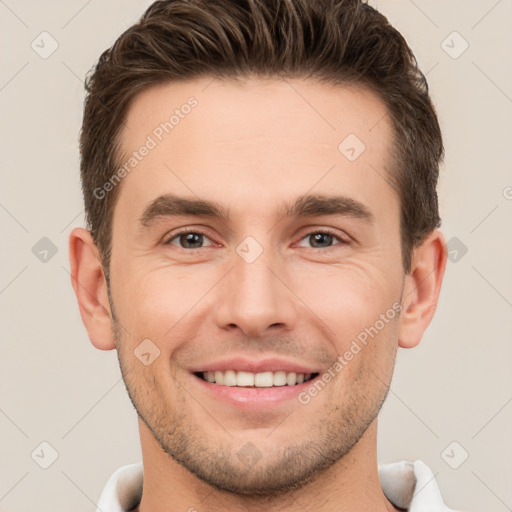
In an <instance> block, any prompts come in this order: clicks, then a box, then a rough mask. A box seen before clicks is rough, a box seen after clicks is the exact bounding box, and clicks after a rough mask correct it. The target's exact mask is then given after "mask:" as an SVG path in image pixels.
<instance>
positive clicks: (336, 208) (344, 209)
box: [139, 194, 375, 227]
mask: <svg viewBox="0 0 512 512" xmlns="http://www.w3.org/2000/svg"><path fill="white" fill-rule="evenodd" d="M280 211H281V212H282V215H283V217H319V216H321V215H342V216H347V217H354V218H357V219H361V220H364V221H366V222H368V223H373V222H374V221H375V217H374V215H373V213H372V212H371V211H370V210H369V209H368V207H367V206H365V205H364V204H363V203H361V202H359V201H357V200H355V199H352V198H350V197H346V196H340V195H323V194H321V195H318V194H308V195H303V196H300V197H298V198H297V199H296V201H295V202H293V203H291V204H290V203H284V204H283V205H282V207H281V210H280ZM176 216H194V217H210V218H215V219H219V220H222V221H224V222H229V220H230V214H229V210H228V209H226V208H224V207H223V206H222V205H220V204H219V203H216V202H214V201H207V200H204V199H191V198H187V197H180V196H176V195H174V194H164V195H162V196H159V197H157V198H156V199H154V200H153V201H151V202H150V203H149V204H148V205H147V206H146V208H144V211H143V212H142V215H141V216H140V219H139V221H140V224H141V225H142V226H144V227H149V226H151V224H152V223H153V222H154V221H155V220H157V219H158V218H165V217H176Z"/></svg>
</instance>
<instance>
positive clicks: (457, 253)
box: [446, 236, 468, 263]
mask: <svg viewBox="0 0 512 512" xmlns="http://www.w3.org/2000/svg"><path fill="white" fill-rule="evenodd" d="M446 252H447V253H448V259H449V260H450V261H451V262H452V263H458V262H459V261H460V260H461V259H462V258H463V257H464V256H465V255H466V253H467V252H468V247H467V245H466V244H465V243H464V242H462V240H461V239H460V238H457V237H456V236H453V237H452V238H450V240H448V242H447V243H446Z"/></svg>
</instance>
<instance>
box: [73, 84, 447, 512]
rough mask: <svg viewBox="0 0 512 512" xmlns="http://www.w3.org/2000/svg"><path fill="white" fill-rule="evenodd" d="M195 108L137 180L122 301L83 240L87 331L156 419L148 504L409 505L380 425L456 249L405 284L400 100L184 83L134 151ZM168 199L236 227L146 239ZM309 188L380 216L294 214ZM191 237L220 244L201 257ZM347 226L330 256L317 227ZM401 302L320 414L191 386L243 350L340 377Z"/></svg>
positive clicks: (319, 402) (78, 251) (158, 104)
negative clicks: (394, 111) (393, 477)
mask: <svg viewBox="0 0 512 512" xmlns="http://www.w3.org/2000/svg"><path fill="white" fill-rule="evenodd" d="M190 96H194V97H195V98H196V99H197V100H198V106H197V107H196V108H194V109H193V110H192V112H191V113H190V114H189V115H188V116H186V117H185V118H184V119H182V120H181V121H180V123H179V125H178V126H176V127H175V128H174V129H173V131H172V132H171V133H170V134H168V135H166V136H165V137H164V138H163V140H162V141H161V142H160V143H159V144H158V146H157V147H156V148H154V149H153V150H151V152H150V153H149V154H148V156H146V157H145V158H144V159H143V160H142V161H141V162H140V163H139V164H138V165H137V167H136V169H134V170H133V171H132V172H131V173H130V174H128V175H127V176H126V177H125V178H124V179H123V181H122V183H121V187H122V188H121V190H120V195H119V199H118V203H117V204H116V206H115V210H114V218H113V239H112V260H111V267H110V276H111V290H110V291H111V297H110V299H111V303H109V296H108V291H107V285H106V282H105V278H104V273H103V269H102V265H101V259H100V256H99V252H98V250H97V248H96V246H95V245H94V243H93V241H92V238H91V236H90V233H89V232H88V231H87V230H85V229H82V228H76V229H74V230H73V232H72V233H71V236H70V258H71V271H72V282H73V287H74V290H75V293H76V295H77V299H78V303H79V307H80V312H81V316H82V319H83V322H84V324H85V326H86V328H87V331H88V334H89V337H90V340H91V342H92V343H93V345H94V346H95V347H97V348H98V349H101V350H111V349H114V348H115V349H117V352H118V356H119V360H120V365H121V370H122V373H123V378H124V380H125V383H126V386H127V389H128V392H129V394H130V398H131V399H132V402H133V404H134V406H135V408H136V409H137V412H138V414H139V430H140V438H141V446H142V454H143V463H144V492H143V497H142V501H141V503H140V505H139V507H138V508H137V510H139V511H140V512H149V511H151V512H159V511H164V510H165V511H166V512H169V511H178V510H189V509H191V507H194V508H195V509H197V510H198V511H200V512H202V511H207V510H210V511H215V510H230V511H235V512H236V511H256V510H262V509H264V510H269V511H287V510H297V508H299V509H300V508H303V509H304V510H319V511H325V512H326V511H334V510H336V511H342V512H347V511H356V510H357V511H366V510H367V511H385V510H398V509H396V508H394V507H393V505H392V504H391V503H390V502H389V501H388V500H387V499H386V497H385V496H384V494H383V492H382V489H381V487H380V484H379V480H378V473H377V458H376V453H377V414H378V412H379V409H380V407H381V405H382V402H383V401H384V399H385V397H386V394H387V391H388V389H389V385H390V382H391V377H392V373H393V367H394V362H395V355H396V351H397V349H398V347H405V348H410V347H414V346H416V345H417V344H418V343H419V342H420V340H421V338H422V335H423V333H424V331H425V329H426V328H427V326H428V325H429V323H430V321H431V319H432V316H433V314H434V310H435V307H436V304H437V300H438V297H439V292H440V287H441V282H442V278H443V275H444V270H445V265H446V253H445V250H444V238H443V235H442V234H441V233H440V232H439V231H438V230H435V231H433V232H432V233H431V234H430V235H429V236H428V237H427V238H426V239H425V240H424V242H423V243H422V244H421V245H420V246H418V247H417V248H416V249H415V251H414V253H413V260H412V261H413V263H412V269H411V272H410V273H409V274H407V275H406V274H405V273H404V269H403V267H402V259H401V251H400V230H399V212H400V204H399V198H398V195H397V194H396V192H395V191H394V190H393V189H392V188H391V187H390V186H389V185H388V183H387V182H386V180H385V179H383V177H385V176H386V173H388V172H389V164H388V153H389V148H390V145H391V143H392V140H393V139H392V137H393V135H392V130H391V125H390V122H389V117H387V116H386V108H385V106H384V104H383V103H382V102H381V101H380V100H379V99H378V98H377V97H376V96H375V95H374V94H373V93H372V92H370V91H368V90H365V89H362V88H357V89H355V88H352V89H349V88H346V87H339V86H338V87H334V86H329V85H325V84H318V83H315V82H313V81H311V80H298V79H295V80H288V81H287V80H280V79H271V80H262V79H257V78H247V79H246V80H244V81H243V82H240V83H236V82H234V81H224V80H223V81H220V80H213V81H212V79H211V78H210V79H197V80H194V81H190V82H186V83H181V84H178V83H174V84H165V85H160V86H158V87H153V88H151V89H148V90H146V91H144V92H142V93H141V94H139V95H138V96H137V97H136V99H135V101H134V103H133V104H132V105H131V108H130V110H129V112H128V116H127V119H126V124H127V127H128V128H127V129H125V130H124V132H123V134H122V145H123V149H124V150H125V155H129V154H130V153H131V152H132V151H134V150H136V149H137V148H139V147H140V146H141V145H142V144H143V143H144V141H145V140H146V137H147V136H148V134H151V133H152V131H153V130H154V129H155V127H156V126H158V125H159V124H160V123H161V122H162V121H164V120H165V119H167V118H168V116H169V114H168V113H169V112H172V111H173V110H174V109H175V108H179V107H180V106H181V105H183V104H184V103H186V101H187V98H189V97H190ZM350 133H353V134H356V135H357V136H358V137H359V138H360V139H361V140H362V141H363V142H364V144H365V146H366V149H365V151H364V152H363V153H362V154H361V155H360V156H359V158H357V159H356V160H355V161H353V162H350V161H349V160H348V159H347V158H345V156H344V155H343V154H341V153H340V151H338V145H339V144H340V142H341V141H342V140H343V139H344V138H345V137H346V136H347V135H348V134H350ZM167 193H172V194H176V195H179V196H183V197H188V198H192V199H197V198H201V199H205V200H211V201H216V202H217V203H219V204H221V205H222V206H223V207H224V208H225V209H228V210H229V213H230V215H231V217H230V220H229V221H228V220H220V219H212V218H208V217H193V216H180V217H169V216H162V217H159V218H158V219H156V220H155V221H154V222H153V223H152V224H151V225H150V226H149V227H146V228H142V227H141V224H140V222H139V217H140V216H141V214H142V212H143V210H144V208H145V207H146V206H147V205H148V204H149V203H150V202H151V201H152V200H154V199H155V198H157V197H158V196H160V195H162V194H167ZM306 193H314V194H318V195H332V194H333V193H338V194H343V195H345V196H347V197H349V198H352V199H353V200H355V201H358V202H360V203H362V204H363V205H365V206H366V207H367V209H368V210H369V211H370V212H371V214H372V216H373V219H374V220H373V222H368V221H366V220H364V219H360V218H356V217H354V216H351V215H322V216H308V217H302V218H296V217H285V216H283V209H282V203H283V201H286V202H293V201H294V200H295V199H296V198H297V197H299V196H301V195H303V194H306ZM178 228H190V231H192V232H197V230H198V229H199V230H200V231H203V232H204V233H205V234H206V237H205V238H203V239H202V242H200V243H199V248H196V249H190V248H187V247H188V246H187V245H186V240H185V241H183V239H180V237H176V236H175V233H176V232H177V230H178ZM327 228H330V229H331V230H333V231H334V233H335V236H334V237H333V238H332V239H329V238H327V239H326V240H327V241H323V242H321V243H320V245H315V240H314V239H313V240H312V238H314V236H313V237H312V236H310V235H314V234H315V233H323V232H325V229H327ZM247 236H251V237H253V238H254V239H255V240H256V241H257V242H258V244H259V245H260V246H261V248H262V249H263V252H262V254H261V255H260V256H259V257H258V258H257V259H256V260H255V261H254V262H252V263H250V264H249V263H247V262H246V261H245V260H244V259H243V258H241V257H240V255H239V254H238V253H237V251H236V249H237V247H238V246H239V244H240V243H241V242H242V240H244V239H245V238H246V237H247ZM169 240H171V241H172V243H171V244H170V243H166V242H168V241H169ZM324 240H325V239H324ZM180 243H181V245H180ZM201 243H202V244H203V246H201ZM184 244H185V246H184ZM396 303H400V304H401V306H402V311H401V314H399V315H396V316H395V317H394V318H393V319H392V320H390V321H389V322H387V323H386V324H385V326H384V327H383V328H382V329H381V330H380V331H379V332H378V334H377V335H376V336H374V337H373V338H372V339H371V341H370V342H369V343H368V344H367V345H366V346H365V347H364V348H363V349H362V350H361V351H360V352H359V353H358V354H357V355H355V356H354V357H353V359H352V360H351V361H350V363H349V364H347V365H346V367H344V368H343V370H342V371H340V372H338V373H337V374H336V377H335V378H333V379H332V380H331V381H330V382H329V383H328V384H327V385H326V386H325V388H323V389H322V391H321V392H319V393H318V394H317V395H316V396H315V397H314V398H313V399H311V401H310V402H309V403H307V404H301V403H300V402H299V401H298V400H296V399H293V400H287V401H284V402H282V403H281V404H279V405H278V406H272V407H269V408H268V409H265V410H261V409H259V410H247V409H242V408H240V407H235V406H233V405H232V404H230V403H227V402H225V401H223V400H221V399H218V400H217V399H215V398H212V397H211V395H209V394H208V393H206V392H205V391H204V387H203V385H202V383H200V382H199V380H198V379H197V377H195V376H193V375H192V374H191V371H190V370H191V368H192V367H196V366H197V365H199V366H200V365H201V364H207V363H209V362H211V361H215V360H217V359H219V358H223V357H226V356H230V355H242V356H245V357H247V358H249V359H250V358H261V357H263V356H279V357H283V358H286V359H288V360H292V361H295V362H300V363H304V364H307V365H310V366H315V367H318V368H321V369H322V370H323V371H325V370H327V368H328V367H330V366H331V365H332V363H333V362H335V361H336V358H337V356H338V355H339V354H344V353H345V352H346V351H347V350H348V349H349V348H350V345H351V343H352V341H353V340H354V339H355V338H356V337H357V335H358V334H359V333H361V332H362V331H364V329H365V328H367V327H369V326H372V325H374V324H375V322H376V320H378V319H379V318H380V316H379V315H381V314H384V313H386V311H388V310H389V309H390V308H391V307H392V305H393V304H396ZM112 306H113V308H114V309H113V310H112ZM113 312H114V314H115V321H114V319H113ZM144 339H150V340H151V342H152V343H154V345H155V346H157V347H158V349H159V350H160V355H159V357H158V358H156V359H155V360H154V361H153V362H152V363H151V364H150V365H148V366H145V365H144V364H141V362H140V360H139V359H138V358H137V357H135V356H134V350H135V349H136V348H137V346H138V345H139V344H140V343H141V341H142V340H144ZM247 443H251V444H249V445H247ZM244 446H246V448H247V446H249V447H251V450H253V452H252V454H253V455H254V453H256V454H257V456H254V458H253V459H252V463H251V464H249V465H247V464H245V463H244V461H243V460H242V459H241V458H240V457H238V456H237V454H238V453H239V452H240V450H242V449H243V448H244Z"/></svg>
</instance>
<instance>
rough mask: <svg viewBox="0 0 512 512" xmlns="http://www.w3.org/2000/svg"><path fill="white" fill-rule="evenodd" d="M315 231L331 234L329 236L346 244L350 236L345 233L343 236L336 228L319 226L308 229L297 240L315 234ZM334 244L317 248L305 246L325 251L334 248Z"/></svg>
mask: <svg viewBox="0 0 512 512" xmlns="http://www.w3.org/2000/svg"><path fill="white" fill-rule="evenodd" d="M317 233H325V234H328V235H331V236H333V237H335V238H337V239H338V240H339V241H340V244H341V245H348V244H349V243H350V242H351V238H350V237H349V236H348V235H347V234H345V233H344V235H345V236H343V235H342V234H340V233H339V232H338V231H337V230H335V229H332V228H325V227H324V228H322V227H319V228H312V229H309V230H308V231H307V232H306V233H304V234H303V235H302V236H301V238H300V239H299V242H301V241H302V240H304V239H305V238H307V237H309V236H311V235H315V234H317ZM336 245H338V244H335V245H331V246H329V247H324V248H321V249H319V248H318V247H307V248H308V249H318V250H323V251H327V250H329V249H334V248H335V247H336Z"/></svg>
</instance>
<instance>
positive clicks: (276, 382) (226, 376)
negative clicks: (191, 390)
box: [203, 370, 311, 388]
mask: <svg viewBox="0 0 512 512" xmlns="http://www.w3.org/2000/svg"><path fill="white" fill-rule="evenodd" d="M203 378H204V379H205V380H207V381H208V382H214V383H215V384H221V385H223V386H250V387H256V388H270V387H272V386H286V385H288V386H294V385H295V384H302V383H303V382H304V381H306V380H309V379H310V378H311V373H295V372H284V371H278V372H261V373H251V372H243V371H239V372H236V371H234V370H226V371H223V372H222V371H215V372H203Z"/></svg>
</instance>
